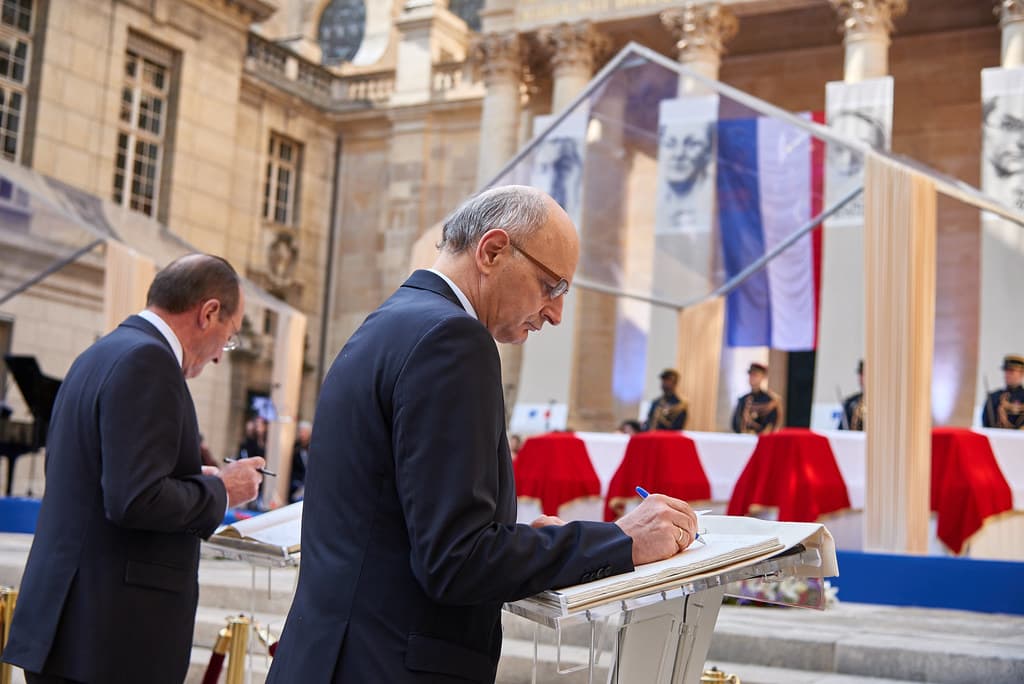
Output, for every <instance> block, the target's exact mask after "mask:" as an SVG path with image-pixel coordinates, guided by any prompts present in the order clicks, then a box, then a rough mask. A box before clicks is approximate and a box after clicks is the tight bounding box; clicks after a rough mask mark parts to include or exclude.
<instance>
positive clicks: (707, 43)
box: [646, 2, 766, 430]
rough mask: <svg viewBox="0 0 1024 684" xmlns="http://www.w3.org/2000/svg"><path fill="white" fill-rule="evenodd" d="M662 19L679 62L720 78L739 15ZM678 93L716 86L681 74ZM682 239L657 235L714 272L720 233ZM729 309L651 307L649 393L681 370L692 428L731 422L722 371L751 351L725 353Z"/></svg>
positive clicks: (720, 303)
mask: <svg viewBox="0 0 1024 684" xmlns="http://www.w3.org/2000/svg"><path fill="white" fill-rule="evenodd" d="M660 18H661V23H662V26H664V27H665V29H666V30H667V31H668V32H669V33H670V34H671V35H672V37H673V38H674V39H675V40H676V49H677V50H678V56H677V58H678V60H679V63H680V64H682V65H683V66H685V67H687V69H689V70H691V71H694V72H696V73H698V74H700V75H701V76H705V77H707V78H711V79H715V80H717V79H718V74H719V68H720V67H721V64H722V55H723V54H725V44H726V43H727V42H728V41H729V40H731V39H732V38H733V37H734V36H735V35H736V33H737V31H738V29H739V22H738V21H737V19H736V16H735V15H734V14H733V13H732V12H731V11H730V10H728V9H727V8H725V7H723V6H722V5H721V4H720V3H712V4H700V3H696V2H686V3H685V4H683V5H682V6H681V7H675V8H672V9H668V10H665V11H664V12H662V13H661V15H660ZM678 92H679V96H680V97H687V96H700V95H710V94H712V93H713V92H714V91H712V90H711V89H710V88H706V87H705V86H703V85H701V84H700V83H698V82H697V81H696V80H694V79H693V78H691V77H689V76H680V78H679V91H678ZM680 239H682V238H681V236H679V237H677V236H669V235H664V236H659V237H658V238H657V243H658V244H659V245H660V246H661V247H662V248H668V249H672V250H674V251H675V252H676V253H678V254H680V255H686V256H685V257H684V258H686V259H687V262H686V264H687V266H686V268H687V269H688V270H690V271H691V272H692V273H695V274H699V273H707V272H710V269H711V268H712V264H713V262H714V260H715V258H716V257H715V253H716V252H717V244H718V236H717V234H715V233H713V232H708V233H707V235H706V236H704V237H703V238H702V239H700V240H699V242H694V243H692V244H690V245H688V246H687V247H685V248H684V247H682V246H680V245H678V244H675V245H670V244H668V243H670V242H672V241H678V240H680ZM693 239H694V240H695V238H693ZM666 277H671V276H669V275H668V274H666V273H664V272H659V271H655V272H654V274H653V278H654V283H655V287H656V288H658V289H660V290H662V291H671V289H672V288H671V287H670V286H669V283H667V282H664V280H665V278H666ZM724 308H725V302H724V299H723V298H719V299H718V300H717V301H708V302H706V303H704V304H701V305H700V306H699V307H694V309H693V310H691V311H684V312H679V313H675V312H673V311H670V310H668V309H662V308H654V309H652V311H651V327H650V333H649V336H648V344H647V354H648V358H647V393H646V396H647V397H653V396H656V395H657V394H658V390H659V382H658V379H657V374H658V372H659V371H661V369H663V368H669V367H673V368H677V369H678V370H679V372H680V392H681V393H682V396H685V397H686V399H687V401H689V403H690V405H691V406H693V407H695V408H694V410H692V411H691V417H690V418H689V419H688V421H687V428H689V429H691V430H693V429H698V430H713V429H715V428H716V427H717V426H718V425H725V424H727V423H728V415H729V411H730V410H731V407H732V403H733V400H732V397H731V396H729V395H730V394H731V392H730V389H729V377H730V374H729V373H728V372H723V373H719V372H718V371H719V369H721V368H723V367H725V368H729V367H731V366H733V365H737V364H742V363H743V362H744V361H746V360H747V359H746V356H743V357H742V358H740V357H735V358H734V355H733V354H730V353H723V352H724V351H726V350H723V348H722V337H723V334H724V330H723V325H724V317H722V316H721V315H719V313H720V312H724ZM702 312H703V313H702ZM709 321H711V322H712V325H714V324H715V323H717V324H718V329H717V330H714V331H711V330H708V329H707V326H708V322H709ZM764 353H766V352H764ZM744 354H746V351H744ZM758 358H759V359H760V358H761V356H758ZM712 365H713V366H714V369H715V372H714V373H709V372H708V367H709V366H712ZM709 380H710V382H709ZM719 395H721V396H723V397H726V398H727V399H726V401H725V402H724V405H725V406H726V407H727V408H726V409H724V410H723V411H721V413H722V416H721V418H720V419H717V418H716V413H717V411H716V410H715V407H716V406H717V405H718V403H719V402H718V397H719Z"/></svg>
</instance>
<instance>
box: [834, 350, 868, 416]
mask: <svg viewBox="0 0 1024 684" xmlns="http://www.w3.org/2000/svg"><path fill="white" fill-rule="evenodd" d="M857 385H858V386H859V387H860V392H857V393H856V394H851V395H850V396H848V397H847V398H846V399H844V400H843V417H842V418H840V419H839V429H840V430H859V431H863V430H864V359H861V360H860V363H858V364H857Z"/></svg>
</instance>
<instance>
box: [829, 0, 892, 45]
mask: <svg viewBox="0 0 1024 684" xmlns="http://www.w3.org/2000/svg"><path fill="white" fill-rule="evenodd" d="M829 2H830V3H831V4H832V9H834V10H835V11H836V14H838V15H839V19H840V21H841V22H842V23H841V24H840V25H839V31H840V32H841V33H843V34H844V35H845V37H846V39H847V40H849V39H851V38H856V37H857V36H860V35H863V34H871V33H875V34H877V33H884V34H885V36H886V37H887V38H888V36H889V34H890V33H892V29H893V24H892V20H893V19H894V18H896V17H898V16H900V15H902V14H905V13H906V11H907V0H829Z"/></svg>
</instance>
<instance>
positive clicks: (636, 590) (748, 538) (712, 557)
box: [533, 533, 785, 613]
mask: <svg viewBox="0 0 1024 684" xmlns="http://www.w3.org/2000/svg"><path fill="white" fill-rule="evenodd" d="M701 538H702V539H704V540H705V542H706V544H704V545H702V544H700V543H696V544H694V545H692V546H691V547H690V548H688V549H686V550H685V551H682V552H680V553H678V554H676V555H675V556H672V557H671V558H666V559H665V560H662V561H658V562H656V563H648V564H646V565H641V566H638V567H637V568H636V569H635V570H633V572H627V573H624V574H621V575H614V576H612V577H606V578H604V579H600V580H596V581H594V582H588V583H586V584H578V585H576V586H572V587H565V588H564V589H552V590H549V591H545V592H541V593H540V594H538V595H537V596H535V597H533V600H534V601H536V602H538V603H542V604H547V605H549V606H553V607H558V608H560V609H561V610H562V611H563V612H566V613H568V612H573V611H576V610H580V609H583V608H587V607H589V606H593V605H596V604H601V603H607V602H608V601H611V600H616V599H624V598H629V597H631V596H639V595H641V594H647V593H650V592H652V591H658V590H661V589H669V588H673V587H676V586H679V585H680V584H682V583H683V582H684V581H685V580H687V579H689V578H691V577H694V576H696V575H700V574H703V573H705V572H708V571H711V570H716V569H719V568H724V567H727V566H731V565H734V564H736V563H738V562H740V561H744V560H747V559H749V558H755V557H758V556H764V555H766V554H771V553H775V552H778V551H781V550H782V549H783V548H785V547H784V546H783V544H782V543H781V542H780V541H779V539H778V538H777V537H774V536H771V535H756V534H753V535H752V534H710V533H709V534H706V535H702V537H701Z"/></svg>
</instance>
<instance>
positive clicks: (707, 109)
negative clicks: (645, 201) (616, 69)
mask: <svg viewBox="0 0 1024 684" xmlns="http://www.w3.org/2000/svg"><path fill="white" fill-rule="evenodd" d="M717 122H718V97H717V96H715V95H709V96H698V97H685V98H679V99H676V100H664V101H662V102H661V105H660V109H659V112H658V182H657V188H658V196H657V226H656V231H655V232H656V233H658V234H662V235H664V234H672V233H677V234H678V233H689V234H693V233H710V232H711V227H712V222H713V216H714V204H715V192H714V190H715V144H716V130H717Z"/></svg>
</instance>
